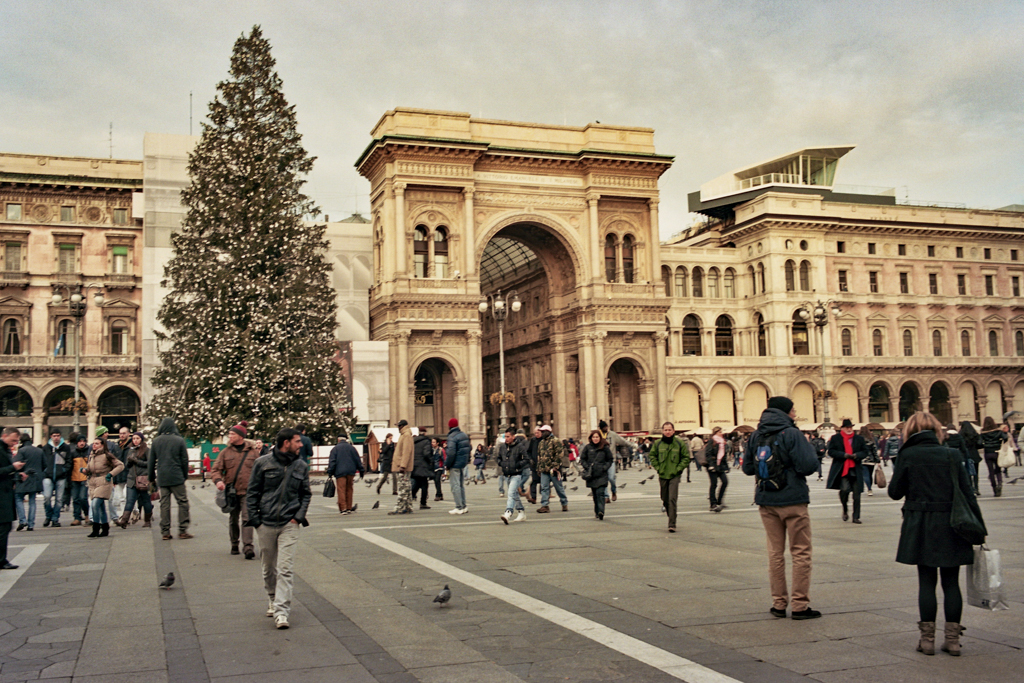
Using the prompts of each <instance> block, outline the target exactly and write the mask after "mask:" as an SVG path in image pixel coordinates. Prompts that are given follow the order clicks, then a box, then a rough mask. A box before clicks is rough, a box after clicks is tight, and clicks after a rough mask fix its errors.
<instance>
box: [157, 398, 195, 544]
mask: <svg viewBox="0 0 1024 683" xmlns="http://www.w3.org/2000/svg"><path fill="white" fill-rule="evenodd" d="M156 434H157V436H156V438H155V439H153V445H152V446H150V448H149V480H150V481H156V485H157V486H159V487H160V531H162V532H163V539H164V540H165V541H169V540H171V538H173V537H172V536H171V496H172V495H173V496H174V500H176V501H177V502H178V538H192V534H190V533H189V532H188V524H189V521H190V520H189V509H188V492H187V491H185V482H186V481H187V480H188V449H186V448H185V439H183V438H182V437H181V433H180V432H179V431H178V428H177V427H176V426H175V425H174V418H173V417H165V418H164V419H163V420H162V421H161V422H160V428H159V429H157V432H156ZM154 472H155V473H156V477H155V479H154V477H153V473H154Z"/></svg>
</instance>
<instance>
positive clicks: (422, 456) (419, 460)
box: [412, 434, 434, 478]
mask: <svg viewBox="0 0 1024 683" xmlns="http://www.w3.org/2000/svg"><path fill="white" fill-rule="evenodd" d="M412 444H413V451H414V455H413V461H412V476H414V477H427V478H431V477H433V476H434V449H433V448H432V447H431V446H430V437H429V436H427V435H426V434H420V435H419V436H417V437H415V438H414V439H413V442H412Z"/></svg>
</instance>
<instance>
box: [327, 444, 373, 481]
mask: <svg viewBox="0 0 1024 683" xmlns="http://www.w3.org/2000/svg"><path fill="white" fill-rule="evenodd" d="M356 472H358V473H359V474H364V473H365V472H366V469H365V468H364V467H363V461H362V459H361V458H360V457H359V452H358V451H357V450H356V447H355V446H353V445H352V444H351V443H349V442H348V440H345V441H339V442H338V445H337V446H335V447H334V448H332V449H331V457H330V458H329V459H328V460H327V472H326V474H327V476H328V477H351V476H352V475H354V474H355V473H356Z"/></svg>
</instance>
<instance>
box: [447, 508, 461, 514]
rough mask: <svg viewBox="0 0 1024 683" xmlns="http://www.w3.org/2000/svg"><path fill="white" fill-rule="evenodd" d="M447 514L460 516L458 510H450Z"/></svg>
mask: <svg viewBox="0 0 1024 683" xmlns="http://www.w3.org/2000/svg"><path fill="white" fill-rule="evenodd" d="M448 514H449V515H458V514H460V513H459V508H452V509H451V510H449V511H448Z"/></svg>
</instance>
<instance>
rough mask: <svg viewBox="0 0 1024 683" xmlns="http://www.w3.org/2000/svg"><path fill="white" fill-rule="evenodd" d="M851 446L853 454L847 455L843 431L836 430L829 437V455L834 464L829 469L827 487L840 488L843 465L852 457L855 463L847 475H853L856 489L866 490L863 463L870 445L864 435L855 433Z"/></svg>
mask: <svg viewBox="0 0 1024 683" xmlns="http://www.w3.org/2000/svg"><path fill="white" fill-rule="evenodd" d="M850 448H851V449H852V450H853V454H852V455H850V456H847V455H846V447H845V446H844V445H843V433H842V432H836V433H835V434H833V435H832V438H831V439H829V442H828V455H829V457H830V458H832V466H831V467H830V468H829V470H828V485H827V486H826V487H825V488H830V489H833V490H836V491H838V490H839V488H840V487H841V486H842V482H841V480H842V478H843V467H844V465H845V464H846V461H847V460H849V459H852V460H853V461H854V463H855V464H854V466H853V469H851V470H850V472H849V474H847V475H846V476H848V477H853V487H854V491H863V490H864V476H863V475H862V474H861V463H862V462H864V458H865V457H867V454H868V446H867V443H866V442H865V441H864V437H863V436H861V435H860V434H854V435H853V441H852V443H851V444H850Z"/></svg>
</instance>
